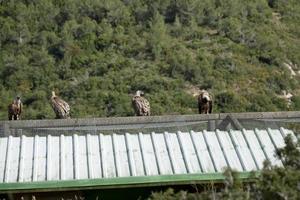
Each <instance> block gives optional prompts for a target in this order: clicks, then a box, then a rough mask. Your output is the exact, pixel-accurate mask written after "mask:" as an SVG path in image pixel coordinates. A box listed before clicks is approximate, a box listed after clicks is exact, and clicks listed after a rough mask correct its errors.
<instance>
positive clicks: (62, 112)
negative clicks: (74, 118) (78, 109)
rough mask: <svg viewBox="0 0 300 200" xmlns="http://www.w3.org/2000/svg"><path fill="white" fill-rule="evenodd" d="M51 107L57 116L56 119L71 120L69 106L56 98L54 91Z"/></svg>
mask: <svg viewBox="0 0 300 200" xmlns="http://www.w3.org/2000/svg"><path fill="white" fill-rule="evenodd" d="M51 106H52V108H53V110H54V112H55V114H56V119H68V118H70V106H69V104H68V103H67V102H65V101H64V100H62V99H61V98H59V97H58V96H56V95H55V92H54V91H52V97H51Z"/></svg>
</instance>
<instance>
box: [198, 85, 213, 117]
mask: <svg viewBox="0 0 300 200" xmlns="http://www.w3.org/2000/svg"><path fill="white" fill-rule="evenodd" d="M198 109H199V114H208V113H211V111H212V97H211V96H210V94H209V93H208V92H207V91H206V90H202V91H201V92H200V94H199V96H198Z"/></svg>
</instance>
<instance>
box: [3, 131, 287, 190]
mask: <svg viewBox="0 0 300 200" xmlns="http://www.w3.org/2000/svg"><path fill="white" fill-rule="evenodd" d="M289 133H291V134H293V132H292V131H290V130H288V129H284V128H280V129H266V130H258V129H255V130H244V129H243V130H242V131H238V130H231V131H228V132H227V131H219V130H216V131H203V132H193V131H190V132H180V131H178V132H163V133H154V132H152V133H124V134H102V133H99V134H94V135H91V134H87V135H77V134H72V135H60V136H53V135H52V136H51V135H48V136H38V135H35V136H25V135H21V136H20V137H13V136H8V137H1V138H0V190H1V188H6V189H7V187H2V186H5V183H23V182H28V183H30V182H31V183H33V182H45V181H46V182H47V181H63V180H80V179H85V180H91V179H103V180H105V179H110V180H111V178H118V177H151V176H160V175H185V174H187V175H189V174H206V173H209V174H210V173H218V172H222V170H223V169H224V168H226V167H230V168H232V169H235V170H237V171H240V172H249V171H252V170H259V169H261V168H262V166H263V161H264V160H265V159H268V160H270V161H271V163H273V164H275V165H282V162H281V161H280V160H278V159H277V158H276V157H275V156H274V151H275V149H276V148H280V147H283V146H284V137H285V136H286V135H287V134H289ZM143 180H144V179H143ZM182 181H184V180H182Z"/></svg>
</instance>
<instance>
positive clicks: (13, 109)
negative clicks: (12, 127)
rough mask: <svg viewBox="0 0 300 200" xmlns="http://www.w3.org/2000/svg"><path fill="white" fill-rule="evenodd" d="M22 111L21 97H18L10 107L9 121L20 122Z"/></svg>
mask: <svg viewBox="0 0 300 200" xmlns="http://www.w3.org/2000/svg"><path fill="white" fill-rule="evenodd" d="M22 109H23V105H22V102H21V97H20V96H17V97H16V98H15V99H14V100H13V102H12V103H11V104H9V105H8V120H20V119H21V113H22Z"/></svg>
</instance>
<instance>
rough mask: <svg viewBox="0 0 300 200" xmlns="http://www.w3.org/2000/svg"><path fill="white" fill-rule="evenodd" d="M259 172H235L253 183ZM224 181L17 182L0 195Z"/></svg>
mask: <svg viewBox="0 0 300 200" xmlns="http://www.w3.org/2000/svg"><path fill="white" fill-rule="evenodd" d="M260 174H261V173H260V171H255V172H237V176H238V179H240V180H243V181H246V182H248V181H253V180H254V179H255V178H257V177H258V176H259V175H260ZM224 180H225V176H224V174H223V173H204V174H176V175H160V176H135V177H117V178H101V179H82V180H63V181H42V182H18V183H1V184H0V193H26V192H36V191H38V192H51V191H70V190H78V189H80V190H87V189H106V188H130V187H150V186H163V185H175V184H177V185H178V184H182V185H189V184H205V183H222V182H223V181H224Z"/></svg>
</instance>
